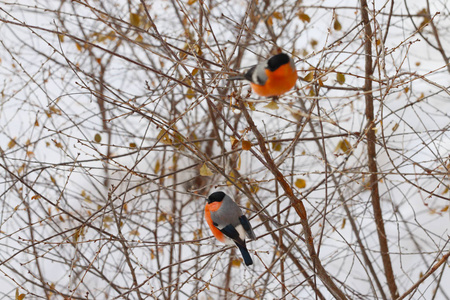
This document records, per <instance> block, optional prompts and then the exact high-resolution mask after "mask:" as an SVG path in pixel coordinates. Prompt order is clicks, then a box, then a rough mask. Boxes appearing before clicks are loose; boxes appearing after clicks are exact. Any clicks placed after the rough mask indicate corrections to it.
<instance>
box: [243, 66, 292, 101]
mask: <svg viewBox="0 0 450 300" xmlns="http://www.w3.org/2000/svg"><path fill="white" fill-rule="evenodd" d="M266 75H267V81H266V83H265V84H264V85H259V84H256V83H251V86H252V89H253V91H254V92H255V93H256V94H258V95H259V96H263V97H272V96H280V95H282V94H284V93H286V92H288V91H289V90H290V89H292V88H293V87H294V86H295V82H296V81H297V71H296V70H295V69H293V68H292V67H291V65H290V64H289V63H287V64H284V65H282V66H280V67H279V68H278V69H276V70H275V71H270V70H268V69H266Z"/></svg>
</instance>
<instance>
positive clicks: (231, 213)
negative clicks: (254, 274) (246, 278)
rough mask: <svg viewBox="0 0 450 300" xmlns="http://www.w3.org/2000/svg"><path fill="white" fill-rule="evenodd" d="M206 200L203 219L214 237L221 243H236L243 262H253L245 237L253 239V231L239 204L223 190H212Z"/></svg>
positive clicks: (249, 263) (247, 263) (248, 263)
mask: <svg viewBox="0 0 450 300" xmlns="http://www.w3.org/2000/svg"><path fill="white" fill-rule="evenodd" d="M206 201H207V203H206V205H205V219H206V222H207V223H208V225H209V228H210V229H211V231H212V233H213V234H214V236H215V237H216V239H218V240H219V241H221V242H222V243H226V244H233V243H234V244H236V246H237V247H238V248H239V250H240V251H241V254H242V258H243V259H244V262H245V264H246V265H247V266H249V265H251V264H253V261H252V258H251V257H250V253H249V252H248V250H247V247H246V246H245V238H246V237H248V238H249V239H250V240H254V239H255V233H254V232H253V229H252V226H251V225H250V222H249V221H248V219H247V217H246V216H245V215H244V214H243V213H242V211H241V209H240V208H239V206H238V205H237V204H236V202H234V201H233V199H231V198H230V197H229V196H228V195H226V194H225V193H224V192H214V193H212V194H211V195H209V197H208V198H207V199H206Z"/></svg>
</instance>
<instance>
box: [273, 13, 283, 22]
mask: <svg viewBox="0 0 450 300" xmlns="http://www.w3.org/2000/svg"><path fill="white" fill-rule="evenodd" d="M272 16H273V17H274V18H275V19H277V20H283V14H282V13H280V12H278V11H274V12H273V14H272Z"/></svg>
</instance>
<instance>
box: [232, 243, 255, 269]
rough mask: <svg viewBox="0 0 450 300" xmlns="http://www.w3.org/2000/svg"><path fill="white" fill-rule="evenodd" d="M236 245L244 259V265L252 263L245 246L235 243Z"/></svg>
mask: <svg viewBox="0 0 450 300" xmlns="http://www.w3.org/2000/svg"><path fill="white" fill-rule="evenodd" d="M236 246H238V248H239V250H240V251H241V254H242V258H243V259H244V262H245V265H246V266H250V265H253V260H252V258H251V256H250V253H249V252H248V250H247V248H246V247H245V245H244V246H242V245H240V244H238V243H236Z"/></svg>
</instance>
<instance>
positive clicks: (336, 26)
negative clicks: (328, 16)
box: [333, 18, 342, 31]
mask: <svg viewBox="0 0 450 300" xmlns="http://www.w3.org/2000/svg"><path fill="white" fill-rule="evenodd" d="M333 28H334V30H336V31H339V30H341V29H342V25H341V23H340V22H339V20H338V19H337V18H336V20H334V24H333Z"/></svg>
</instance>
